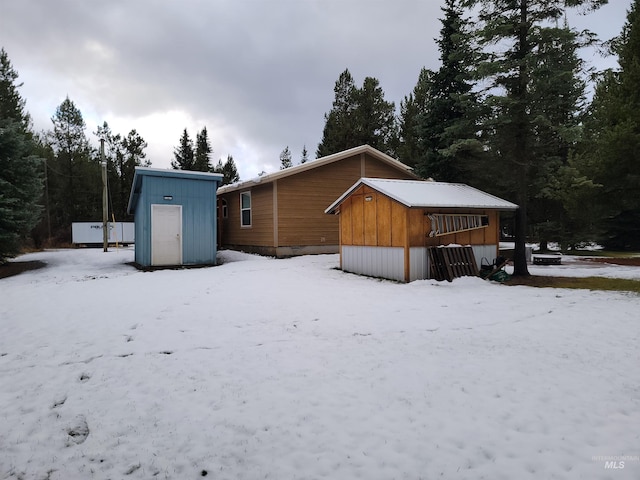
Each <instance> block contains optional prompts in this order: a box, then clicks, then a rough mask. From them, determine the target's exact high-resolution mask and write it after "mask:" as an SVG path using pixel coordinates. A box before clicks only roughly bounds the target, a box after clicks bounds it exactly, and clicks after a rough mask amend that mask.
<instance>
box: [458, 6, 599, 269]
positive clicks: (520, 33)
mask: <svg viewBox="0 0 640 480" xmlns="http://www.w3.org/2000/svg"><path fill="white" fill-rule="evenodd" d="M603 3H606V0H572V1H571V2H568V1H565V0H468V1H467V2H466V5H468V6H471V7H479V10H478V12H479V13H478V15H479V22H478V26H479V28H478V30H477V34H478V39H479V41H480V44H481V45H482V46H484V47H485V51H484V56H485V58H484V61H483V62H481V63H480V64H479V67H478V73H479V75H480V77H481V78H482V79H484V80H485V82H487V83H488V84H489V87H491V89H490V90H489V93H488V94H487V95H486V98H485V101H486V102H487V105H488V106H489V107H490V108H491V112H492V117H491V118H490V120H489V121H487V122H485V123H484V125H483V129H484V131H485V132H489V133H490V136H489V141H488V143H487V148H488V149H489V153H490V154H491V156H492V157H493V158H494V159H495V162H496V164H497V165H499V167H500V170H501V171H502V172H509V174H508V175H502V176H501V177H498V176H497V175H496V177H495V179H496V180H497V179H504V180H511V179H513V181H512V182H509V183H508V184H506V185H505V188H507V189H509V190H510V192H511V194H510V196H511V195H512V196H513V199H514V200H515V203H517V204H518V205H519V208H518V210H517V211H516V214H515V253H514V274H515V275H528V274H529V272H528V269H527V263H526V253H525V241H526V237H527V234H528V233H529V229H528V204H529V200H530V198H532V197H533V196H535V194H536V193H537V192H535V191H532V190H531V186H532V183H533V182H534V180H535V174H536V173H535V168H536V167H537V166H539V165H538V164H539V163H540V161H541V154H540V151H539V150H538V149H537V148H536V147H537V146H538V144H539V142H538V140H539V138H538V137H537V136H538V135H539V130H538V127H539V125H540V124H541V122H542V123H545V122H547V121H548V120H549V118H548V116H547V114H545V113H544V112H543V111H538V109H537V108H536V98H537V97H538V96H539V95H538V94H536V93H535V92H536V90H535V87H534V86H535V85H536V81H537V75H538V70H537V68H536V66H537V65H540V59H541V58H543V57H544V56H545V52H544V51H543V50H541V49H540V48H539V47H540V45H541V43H540V42H541V40H542V39H543V38H545V37H546V36H547V35H548V34H549V33H550V29H551V28H554V27H553V24H554V23H555V22H557V21H558V20H559V19H560V18H561V17H562V15H563V14H564V12H565V9H566V8H569V7H586V8H590V9H594V10H595V9H597V8H598V7H599V6H601V5H602V4H603ZM546 42H547V43H548V42H549V39H548V38H547V39H546ZM557 131H561V129H558V130H557ZM498 183H499V182H496V186H497V184H498ZM505 183H506V182H505ZM503 193H504V192H503Z"/></svg>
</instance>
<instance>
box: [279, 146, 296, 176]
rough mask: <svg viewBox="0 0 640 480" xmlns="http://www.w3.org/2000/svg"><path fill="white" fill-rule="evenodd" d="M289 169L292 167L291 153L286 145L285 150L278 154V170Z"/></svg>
mask: <svg viewBox="0 0 640 480" xmlns="http://www.w3.org/2000/svg"><path fill="white" fill-rule="evenodd" d="M289 167H293V162H292V161H291V151H290V150H289V146H288V145H287V146H286V147H285V149H284V150H282V152H280V170H284V169H285V168H289Z"/></svg>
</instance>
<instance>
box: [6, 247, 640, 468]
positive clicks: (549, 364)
mask: <svg viewBox="0 0 640 480" xmlns="http://www.w3.org/2000/svg"><path fill="white" fill-rule="evenodd" d="M221 257H222V258H223V260H224V264H222V265H220V266H217V267H212V268H202V269H189V270H163V271H155V272H140V271H137V270H135V269H134V268H133V267H131V266H129V265H127V264H126V263H127V262H130V261H132V259H133V251H132V250H131V249H125V250H119V251H115V250H112V251H110V252H108V253H103V252H102V251H101V250H99V249H98V250H89V249H85V250H66V251H49V252H42V253H36V254H30V255H25V256H23V257H21V258H19V259H18V260H43V261H45V262H46V263H47V264H48V266H47V267H46V268H44V269H41V270H36V271H30V272H26V273H23V274H21V275H18V276H15V277H11V278H6V279H3V280H0V478H2V479H6V478H10V479H14V478H15V479H45V478H46V479H85V478H95V479H129V478H131V479H153V478H161V479H164V478H171V479H195V478H202V477H203V476H208V477H209V478H215V479H257V478H261V479H262V478H266V479H319V478H325V479H354V478H361V479H394V478H395V479H419V478H424V479H430V478H454V479H479V478H487V479H554V478H556V479H564V478H584V479H587V478H588V479H615V480H618V479H637V478H640V368H639V366H640V342H639V339H640V315H639V314H638V312H639V307H640V297H639V296H638V295H637V294H625V293H612V292H589V291H584V290H558V289H541V288H538V289H536V288H529V287H507V286H504V285H499V284H495V283H489V282H485V281H483V280H480V279H477V278H463V279H458V280H455V281H454V282H452V283H446V282H442V283H438V282H433V281H419V282H413V283H411V284H407V285H403V284H397V283H393V282H387V281H380V280H375V279H371V278H365V277H359V276H355V275H351V274H346V273H343V272H340V271H339V270H337V269H336V267H337V264H338V257H337V256H336V255H323V256H307V257H300V258H293V259H286V260H276V259H270V258H262V257H257V256H251V255H245V254H242V253H237V252H229V251H225V252H221ZM582 267H583V266H582V265H581V264H578V263H576V262H565V264H564V265H562V266H559V267H536V269H535V270H534V269H532V270H533V273H539V272H538V271H537V269H543V270H542V271H543V272H547V273H553V274H558V273H560V272H557V271H556V270H558V269H561V270H562V274H563V275H571V274H576V275H578V274H581V273H579V272H580V271H584V270H585V269H588V270H589V273H588V274H590V275H592V274H598V269H616V270H615V271H617V272H623V273H622V275H623V276H624V278H640V269H639V268H638V267H611V266H602V265H593V266H591V265H587V266H584V268H583V269H582V270H581V268H582ZM611 272H613V270H611V271H609V270H607V271H606V272H605V271H602V270H600V273H603V274H606V275H611V274H612V273H611ZM581 275H586V273H582V274H581ZM607 462H608V463H607ZM621 467H622V468H621Z"/></svg>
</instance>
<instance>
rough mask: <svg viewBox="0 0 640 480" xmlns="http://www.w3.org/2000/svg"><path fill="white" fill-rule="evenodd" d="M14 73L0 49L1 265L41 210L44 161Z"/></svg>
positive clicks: (11, 255)
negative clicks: (31, 128) (38, 152)
mask: <svg viewBox="0 0 640 480" xmlns="http://www.w3.org/2000/svg"><path fill="white" fill-rule="evenodd" d="M17 79H18V73H17V72H16V71H15V70H14V69H13V66H12V65H11V62H10V61H9V57H8V55H7V53H6V52H5V50H4V48H3V49H0V264H2V263H4V262H5V261H6V260H7V259H8V258H11V257H13V256H15V255H16V254H17V253H18V252H19V249H20V245H21V242H22V240H23V239H24V238H25V237H26V236H27V235H28V233H29V231H30V230H31V229H32V228H33V227H34V226H35V225H36V223H37V221H38V219H39V217H40V213H41V211H42V208H41V206H40V202H41V200H42V185H43V184H42V178H43V167H44V164H43V160H42V159H41V158H38V156H37V154H36V153H37V145H36V143H35V141H34V138H33V134H32V132H31V130H30V121H29V115H28V113H27V112H26V110H25V101H24V100H23V99H22V97H21V95H20V93H19V92H18V88H20V87H21V86H22V84H18V83H17Z"/></svg>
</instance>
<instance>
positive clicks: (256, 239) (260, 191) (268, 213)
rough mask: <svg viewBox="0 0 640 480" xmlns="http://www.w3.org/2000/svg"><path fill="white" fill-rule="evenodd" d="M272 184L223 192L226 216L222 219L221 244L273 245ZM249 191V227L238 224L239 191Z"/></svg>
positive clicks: (221, 197) (222, 197)
mask: <svg viewBox="0 0 640 480" xmlns="http://www.w3.org/2000/svg"><path fill="white" fill-rule="evenodd" d="M272 188H273V185H272V184H270V183H268V184H266V185H258V186H254V187H253V188H251V189H246V190H238V191H235V192H229V193H225V194H223V195H221V196H220V199H221V200H222V199H224V200H226V201H227V209H228V216H227V218H224V219H222V244H223V245H256V246H261V247H265V246H272V245H273V191H272ZM246 191H251V227H241V226H240V193H242V192H246Z"/></svg>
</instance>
